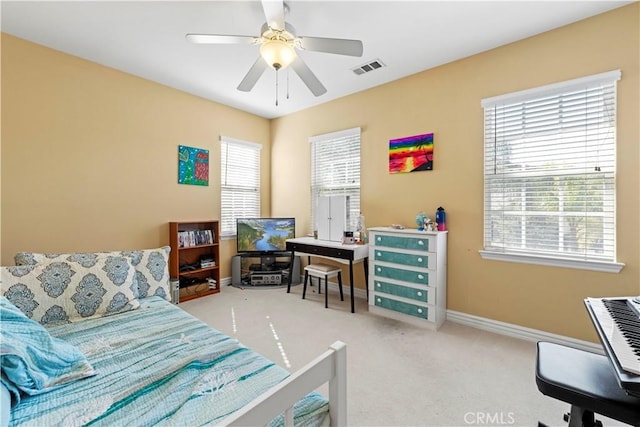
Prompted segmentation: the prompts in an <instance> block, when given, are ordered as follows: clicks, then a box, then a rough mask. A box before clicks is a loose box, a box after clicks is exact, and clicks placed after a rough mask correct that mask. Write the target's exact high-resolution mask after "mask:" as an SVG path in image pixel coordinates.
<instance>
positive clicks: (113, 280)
mask: <svg viewBox="0 0 640 427" xmlns="http://www.w3.org/2000/svg"><path fill="white" fill-rule="evenodd" d="M134 277H135V270H134V268H133V265H132V264H131V260H130V259H129V258H127V257H124V256H104V257H98V258H96V259H95V261H94V262H91V263H85V265H83V264H82V263H80V262H61V261H49V262H42V263H38V264H35V265H25V266H15V267H0V280H2V293H3V295H4V296H5V297H6V298H7V299H8V300H9V301H11V303H13V305H15V306H16V307H18V308H19V309H20V310H21V311H22V312H23V313H24V314H26V315H27V317H29V318H31V319H33V320H36V321H37V322H40V323H42V324H44V325H47V324H58V323H69V322H77V321H80V320H84V319H89V318H93V317H103V316H108V315H112V314H116V313H122V312H125V311H129V310H134V309H137V308H138V307H140V302H139V301H138V299H137V298H136V294H135V293H134V289H136V284H135V282H134Z"/></svg>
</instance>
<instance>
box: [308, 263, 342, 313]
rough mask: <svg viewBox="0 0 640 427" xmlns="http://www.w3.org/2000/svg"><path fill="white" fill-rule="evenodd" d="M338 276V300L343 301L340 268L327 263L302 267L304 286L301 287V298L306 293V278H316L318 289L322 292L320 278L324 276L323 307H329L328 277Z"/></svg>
mask: <svg viewBox="0 0 640 427" xmlns="http://www.w3.org/2000/svg"><path fill="white" fill-rule="evenodd" d="M333 276H337V277H338V288H339V289H340V301H344V296H343V294H342V269H341V268H340V267H335V266H333V265H328V264H309V265H307V266H306V267H305V268H304V287H303V288H302V299H305V297H306V295H307V280H309V281H311V280H312V278H313V277H317V278H318V291H319V293H322V291H321V288H322V279H323V278H324V307H325V308H329V277H333Z"/></svg>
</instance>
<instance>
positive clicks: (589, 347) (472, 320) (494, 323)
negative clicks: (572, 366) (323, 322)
mask: <svg viewBox="0 0 640 427" xmlns="http://www.w3.org/2000/svg"><path fill="white" fill-rule="evenodd" d="M302 280H304V278H303V277H301V281H302ZM220 282H221V283H222V285H231V278H230V277H225V278H224V279H221V280H220ZM315 283H317V281H316V282H315ZM342 290H343V292H344V293H345V294H346V295H351V288H350V287H349V285H345V284H343V285H342ZM329 291H330V292H339V289H338V284H337V283H334V282H329ZM353 294H354V296H355V297H356V298H362V299H366V298H367V291H366V290H365V289H362V288H354V289H353ZM447 320H448V321H450V322H454V323H459V324H462V325H466V326H470V327H472V328H476V329H482V330H484V331H488V332H493V333H496V334H500V335H506V336H508V337H513V338H519V339H522V340H526V341H533V342H538V341H548V342H553V343H556V344H562V345H566V346H569V347H573V348H578V349H580V350H585V351H590V352H592V353H599V354H604V350H603V349H602V346H601V345H600V344H596V343H592V342H590V341H583V340H578V339H575V338H570V337H566V336H564V335H557V334H552V333H550V332H545V331H541V330H538V329H532V328H526V327H524V326H518V325H514V324H511V323H505V322H500V321H498V320H492V319H487V318H484V317H479V316H474V315H472V314H466V313H462V312H459V311H454V310H447Z"/></svg>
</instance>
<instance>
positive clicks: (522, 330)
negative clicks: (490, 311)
mask: <svg viewBox="0 0 640 427" xmlns="http://www.w3.org/2000/svg"><path fill="white" fill-rule="evenodd" d="M447 320H448V321H451V322H455V323H460V324H462V325H467V326H471V327H473V328H477V329H482V330H484V331H489V332H494V333H496V334H500V335H506V336H509V337H514V338H520V339H523V340H526V341H533V342H538V341H549V342H554V343H556V344H562V345H566V346H569V347H573V348H578V349H580V350H585V351H590V352H592V353H599V354H604V351H603V349H602V346H601V345H599V344H595V343H592V342H590V341H583V340H578V339H575V338H570V337H566V336H564V335H557V334H552V333H549V332H545V331H540V330H538V329H531V328H526V327H524V326H518V325H514V324H511V323H505V322H500V321H498V320H492V319H487V318H484V317H478V316H473V315H471V314H466V313H461V312H459V311H454V310H447Z"/></svg>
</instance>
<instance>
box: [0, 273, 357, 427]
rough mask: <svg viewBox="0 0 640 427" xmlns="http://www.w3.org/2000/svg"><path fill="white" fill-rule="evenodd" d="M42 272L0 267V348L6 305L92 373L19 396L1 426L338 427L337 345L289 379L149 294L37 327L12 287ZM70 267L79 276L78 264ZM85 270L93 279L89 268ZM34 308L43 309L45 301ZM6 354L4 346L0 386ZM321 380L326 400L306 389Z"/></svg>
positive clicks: (340, 380) (341, 407)
mask: <svg viewBox="0 0 640 427" xmlns="http://www.w3.org/2000/svg"><path fill="white" fill-rule="evenodd" d="M45 265H46V264H45ZM49 267H51V264H49ZM22 268H24V269H26V270H21V269H22ZM38 268H40V270H38ZM43 268H45V267H42V266H41V267H34V266H30V267H2V269H3V276H2V280H3V282H4V283H3V286H2V292H3V297H2V301H3V311H2V316H3V317H2V323H3V326H2V328H0V331H1V332H2V334H3V337H2V338H3V339H2V341H3V342H4V343H5V344H6V343H7V336H8V334H9V332H11V331H12V328H13V329H18V328H17V327H12V326H11V325H12V323H11V322H10V321H9V320H10V319H9V317H8V316H7V314H6V311H5V305H6V304H9V303H11V307H12V308H13V309H14V310H15V312H17V313H18V314H19V315H20V316H24V317H25V318H27V320H28V321H30V322H31V323H32V324H34V325H35V327H38V328H41V329H42V330H44V331H46V332H44V333H45V334H46V335H47V336H49V337H53V338H50V339H54V340H58V339H59V340H62V342H64V343H68V344H69V345H70V346H71V347H74V348H77V349H78V350H79V351H80V352H81V353H82V355H83V356H84V357H85V358H86V361H87V362H88V364H89V365H90V367H91V368H92V370H93V371H92V372H91V373H90V374H87V375H85V377H83V378H82V379H77V380H73V381H70V382H68V383H66V384H64V385H55V386H53V387H51V388H49V389H47V390H45V391H44V392H40V391H39V390H35V392H34V393H24V392H20V393H19V395H18V399H17V400H19V403H17V404H15V405H13V407H12V408H11V413H10V420H9V425H12V426H13V425H24V426H45V425H46V426H54V425H64V426H76V425H93V426H134V425H136V426H138V425H145V426H151V425H153V426H156V425H157V426H171V425H180V426H197V425H268V426H280V425H286V426H292V425H296V426H320V425H346V346H345V344H344V343H341V342H335V343H333V344H332V345H331V346H330V347H329V349H328V350H327V351H326V352H324V353H323V354H321V355H319V356H318V357H317V358H316V359H315V360H313V361H311V362H310V363H309V364H308V365H306V366H305V367H303V368H302V369H300V370H299V371H297V372H295V373H293V374H290V373H289V372H288V371H286V370H285V369H284V368H282V367H280V366H278V365H276V364H275V363H274V362H272V361H271V360H269V359H267V358H265V357H264V356H262V355H260V354H259V353H257V352H256V351H253V350H251V349H250V348H247V347H245V346H244V345H242V344H240V343H239V342H238V341H237V340H236V339H233V338H231V337H229V336H227V335H225V334H223V333H222V332H220V331H217V330H215V329H213V328H211V327H209V326H208V325H206V324H205V323H203V322H201V321H200V320H198V319H196V318H195V317H193V316H191V315H190V314H188V313H186V312H184V311H183V310H182V309H181V308H180V307H179V306H177V305H174V304H172V303H171V302H170V301H167V299H166V298H164V297H163V296H158V295H145V296H141V295H136V296H135V297H133V298H131V299H130V300H128V301H129V306H131V304H133V303H135V304H134V305H135V307H134V309H131V307H129V309H126V310H124V311H122V312H118V313H114V314H109V313H107V314H106V315H105V314H104V313H103V315H100V316H96V317H91V316H90V318H87V319H83V320H81V321H67V322H59V321H56V322H51V323H49V324H45V325H44V326H43V325H42V324H41V323H42V322H41V320H42V319H45V317H46V315H43V316H41V317H39V315H37V310H38V309H39V308H40V307H39V306H36V305H35V304H32V305H31V307H34V308H33V309H32V310H31V311H29V307H28V306H27V304H26V303H27V302H29V301H31V300H29V299H28V298H27V296H28V295H29V292H31V291H30V290H25V289H24V287H21V286H23V284H24V282H25V278H28V277H29V276H30V275H36V274H38V271H40V273H39V275H38V276H34V277H40V278H42V276H43V275H44V273H43V271H45V270H42V269H43ZM73 268H74V271H76V272H78V274H80V275H81V274H83V273H82V272H81V268H80V267H78V266H74V267H73ZM91 268H92V272H93V273H92V274H94V273H95V274H99V273H97V271H98V270H97V267H96V266H95V265H94V266H92V267H91ZM33 269H35V270H36V271H32V270H33ZM25 271H26V272H27V273H25ZM9 273H10V274H9ZM58 277H59V276H58ZM74 277H75V276H74ZM84 277H85V279H86V278H87V277H89V276H84ZM104 280H105V281H106V279H104ZM12 281H13V282H12ZM77 288H78V287H76V289H77ZM30 289H36V288H35V287H33V286H31V288H30ZM120 290H122V289H120ZM76 293H77V292H76ZM120 293H122V292H120ZM59 298H60V297H58V298H57V299H56V300H59ZM38 301H39V302H40V303H41V305H42V303H43V301H44V297H40V299H39V300H38ZM14 304H15V305H14ZM25 307H26V309H25ZM23 312H26V313H29V314H30V316H27V315H25V314H24V313H23ZM50 312H51V309H49V310H48V311H47V315H49V314H50ZM32 317H33V319H31V318H32ZM34 319H35V320H38V322H40V323H38V322H36V321H35V320H34ZM9 342H10V341H9ZM3 345H4V344H3ZM6 350H7V347H6V346H5V347H3V351H2V357H3V366H2V369H3V372H2V380H3V381H2V382H3V386H4V385H5V380H6V375H5V374H6V373H7V372H8V362H7V360H8V359H5V357H6V353H7V351H6ZM50 353H51V352H50ZM6 368H7V369H6ZM9 383H10V382H9ZM325 383H328V385H329V387H328V390H329V393H328V399H327V398H326V397H325V396H323V395H321V394H319V393H317V392H316V391H314V390H316V389H317V388H318V387H320V386H322V385H323V384H325ZM10 391H12V392H14V393H15V390H10ZM15 402H16V398H15V394H14V403H15ZM2 406H4V407H5V408H6V406H7V405H6V403H5V404H4V405H2Z"/></svg>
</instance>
